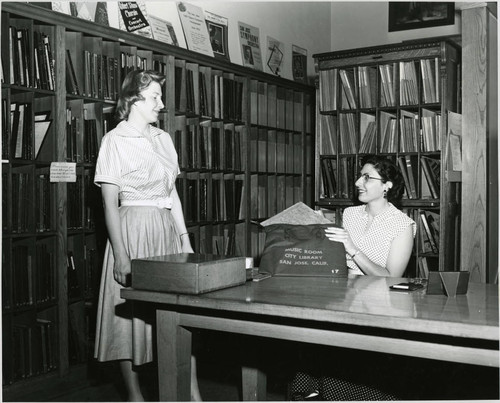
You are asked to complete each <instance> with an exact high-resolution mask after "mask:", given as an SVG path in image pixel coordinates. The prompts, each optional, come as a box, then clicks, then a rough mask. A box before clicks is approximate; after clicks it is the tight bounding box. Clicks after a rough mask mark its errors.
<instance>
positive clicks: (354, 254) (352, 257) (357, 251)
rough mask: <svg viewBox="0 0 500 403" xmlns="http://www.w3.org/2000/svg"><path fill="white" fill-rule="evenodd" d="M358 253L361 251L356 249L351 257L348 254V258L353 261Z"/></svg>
mask: <svg viewBox="0 0 500 403" xmlns="http://www.w3.org/2000/svg"><path fill="white" fill-rule="evenodd" d="M359 252H361V251H360V250H359V249H356V252H354V253H353V254H352V255H351V254H350V253H349V256H350V257H351V259H353V260H354V256H356V255H357V254H358V253H359Z"/></svg>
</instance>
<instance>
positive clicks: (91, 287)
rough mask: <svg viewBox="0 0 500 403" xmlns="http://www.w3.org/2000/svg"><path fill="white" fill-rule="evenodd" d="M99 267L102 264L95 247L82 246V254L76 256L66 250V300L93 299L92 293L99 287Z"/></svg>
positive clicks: (89, 245) (71, 251)
mask: <svg viewBox="0 0 500 403" xmlns="http://www.w3.org/2000/svg"><path fill="white" fill-rule="evenodd" d="M75 250H76V249H75ZM79 252H80V251H79ZM101 267H102V264H101V261H100V258H99V254H98V251H97V248H96V247H95V245H91V244H85V245H83V254H81V255H77V256H75V254H74V253H73V250H68V252H67V279H68V283H67V284H68V285H67V289H68V298H69V299H70V300H78V299H82V298H86V299H88V298H92V297H94V292H95V291H96V290H97V289H98V287H99V281H100V275H101Z"/></svg>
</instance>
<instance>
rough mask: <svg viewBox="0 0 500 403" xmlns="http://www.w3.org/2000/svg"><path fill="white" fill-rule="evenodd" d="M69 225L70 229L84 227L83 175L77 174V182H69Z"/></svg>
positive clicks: (67, 215) (67, 214)
mask: <svg viewBox="0 0 500 403" xmlns="http://www.w3.org/2000/svg"><path fill="white" fill-rule="evenodd" d="M66 186H67V194H68V202H67V213H66V217H67V226H68V229H81V228H83V227H84V222H85V221H84V211H85V209H84V206H83V203H82V200H83V188H84V184H83V179H82V177H81V175H77V176H76V181H75V182H68V183H67V185H66Z"/></svg>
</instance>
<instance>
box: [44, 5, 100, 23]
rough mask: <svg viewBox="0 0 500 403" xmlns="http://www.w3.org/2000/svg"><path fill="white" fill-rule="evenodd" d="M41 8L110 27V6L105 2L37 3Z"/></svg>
mask: <svg viewBox="0 0 500 403" xmlns="http://www.w3.org/2000/svg"><path fill="white" fill-rule="evenodd" d="M36 4H37V5H38V6H39V7H44V8H49V9H51V10H52V11H57V12H59V13H63V14H67V15H71V16H72V17H77V18H81V19H82V20H87V21H92V22H96V23H98V24H101V25H105V26H109V19H108V6H107V3H106V2H105V1H94V2H79V1H53V2H41V3H38V2H37V3H36Z"/></svg>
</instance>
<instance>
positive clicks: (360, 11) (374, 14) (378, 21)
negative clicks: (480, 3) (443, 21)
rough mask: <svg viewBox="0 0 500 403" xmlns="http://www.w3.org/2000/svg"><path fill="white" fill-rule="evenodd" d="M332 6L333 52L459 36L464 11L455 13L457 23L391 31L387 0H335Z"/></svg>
mask: <svg viewBox="0 0 500 403" xmlns="http://www.w3.org/2000/svg"><path fill="white" fill-rule="evenodd" d="M331 6H332V9H331V13H332V39H331V50H332V51H336V50H344V49H353V48H360V47H366V46H377V45H384V44H389V43H397V42H401V41H404V40H410V39H420V38H428V37H433V36H445V35H456V34H459V33H460V32H461V19H460V13H455V24H454V25H445V26H442V27H429V28H424V29H412V30H407V31H397V32H389V28H388V27H389V8H388V2H387V1H363V2H344V1H334V2H332V3H331ZM455 8H456V7H455Z"/></svg>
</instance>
